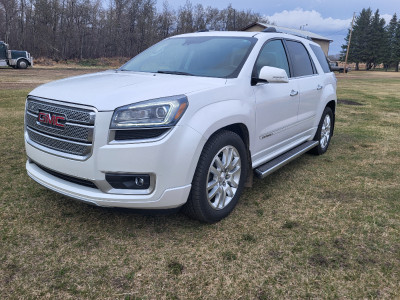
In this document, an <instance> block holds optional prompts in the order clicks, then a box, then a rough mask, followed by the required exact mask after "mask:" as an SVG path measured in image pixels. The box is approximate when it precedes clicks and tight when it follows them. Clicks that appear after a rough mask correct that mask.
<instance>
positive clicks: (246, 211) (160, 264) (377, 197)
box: [0, 69, 400, 299]
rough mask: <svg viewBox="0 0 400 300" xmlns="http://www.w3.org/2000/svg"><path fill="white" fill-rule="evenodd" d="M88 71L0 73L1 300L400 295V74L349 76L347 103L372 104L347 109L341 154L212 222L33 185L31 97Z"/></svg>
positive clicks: (306, 165) (274, 182)
mask: <svg viewBox="0 0 400 300" xmlns="http://www.w3.org/2000/svg"><path fill="white" fill-rule="evenodd" d="M87 71H88V70H56V69H55V70H46V69H28V70H26V71H22V72H21V71H19V70H11V69H10V70H7V69H1V70H0V88H1V89H0V140H1V141H2V142H1V146H0V161H1V166H2V172H1V173H0V184H1V190H0V199H1V200H0V298H105V299H116V298H117V299H118V298H125V299H188V298H190V299H193V298H194V299H238V298H241V299H278V298H327V299H332V298H340V299H343V298H350V299H354V298H363V299H365V298H387V299H391V298H398V297H400V272H399V270H400V232H399V231H400V202H399V198H400V184H399V182H400V172H399V168H400V157H399V152H400V138H399V132H400V99H399V96H398V91H399V90H400V76H399V74H395V73H391V74H390V76H389V77H386V75H385V76H384V77H382V76H383V75H382V74H381V73H378V72H370V73H366V72H352V73H350V74H349V76H346V75H340V76H338V79H339V90H338V98H339V99H342V100H350V101H355V102H359V103H361V104H363V105H360V106H354V105H345V104H340V105H339V106H338V110H337V123H336V132H335V136H334V138H333V140H332V144H331V148H330V149H329V151H328V152H327V153H326V154H325V155H324V156H321V157H314V156H311V155H304V156H303V157H301V158H299V159H298V160H296V161H294V162H293V163H291V164H289V165H287V166H286V167H285V168H283V169H281V170H280V171H278V172H276V173H274V174H272V175H271V176H269V177H267V178H266V179H264V180H256V181H255V184H254V187H253V188H252V189H247V190H246V191H245V193H244V195H243V197H242V199H241V201H240V203H239V205H238V207H237V208H236V209H235V211H234V212H233V214H232V215H231V216H230V217H228V218H227V219H225V220H223V221H222V222H220V223H218V224H214V225H203V224H200V223H198V222H195V221H192V220H189V219H187V218H186V217H185V216H182V215H181V214H171V215H146V214H139V213H138V212H134V211H130V210H116V209H104V208H97V207H91V206H87V205H85V204H82V203H79V202H74V201H71V200H69V199H67V198H65V197H62V196H59V195H57V194H55V193H53V192H50V191H47V190H46V189H44V188H42V187H40V186H39V185H37V184H35V183H34V182H33V181H32V180H30V179H29V178H28V177H27V175H26V173H25V169H24V162H25V153H24V146H23V109H24V99H25V96H26V94H27V93H28V92H29V89H31V88H32V87H33V86H34V85H36V84H39V83H42V82H47V81H49V80H52V79H56V78H61V77H65V76H70V75H75V74H79V73H84V72H87ZM30 80H31V81H30ZM27 82H28V86H26V83H27ZM10 85H11V86H12V87H13V88H12V89H7V87H8V86H10Z"/></svg>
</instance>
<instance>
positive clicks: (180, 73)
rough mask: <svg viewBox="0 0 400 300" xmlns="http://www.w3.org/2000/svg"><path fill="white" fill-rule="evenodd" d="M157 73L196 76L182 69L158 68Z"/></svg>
mask: <svg viewBox="0 0 400 300" xmlns="http://www.w3.org/2000/svg"><path fill="white" fill-rule="evenodd" d="M157 73H161V74H174V75H186V76H194V75H193V74H190V73H187V72H181V71H165V70H158V71H157Z"/></svg>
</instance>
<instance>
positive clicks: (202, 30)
mask: <svg viewBox="0 0 400 300" xmlns="http://www.w3.org/2000/svg"><path fill="white" fill-rule="evenodd" d="M209 31H210V30H208V29H201V30H197V31H196V32H209Z"/></svg>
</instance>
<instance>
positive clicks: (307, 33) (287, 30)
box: [241, 22, 333, 42]
mask: <svg viewBox="0 0 400 300" xmlns="http://www.w3.org/2000/svg"><path fill="white" fill-rule="evenodd" d="M255 25H259V26H261V27H264V28H268V27H274V28H276V30H277V31H280V32H284V33H292V34H294V35H299V36H304V37H309V38H311V39H315V40H322V41H328V42H332V41H333V40H331V39H329V38H326V37H324V36H322V35H319V34H316V33H314V32H311V31H306V30H300V29H294V28H288V27H282V26H275V25H271V24H265V23H260V22H254V23H251V24H250V25H247V26H246V27H244V28H242V29H241V31H245V30H247V29H249V28H250V27H253V26H255Z"/></svg>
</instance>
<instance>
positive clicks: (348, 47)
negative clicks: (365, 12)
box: [344, 12, 356, 74]
mask: <svg viewBox="0 0 400 300" xmlns="http://www.w3.org/2000/svg"><path fill="white" fill-rule="evenodd" d="M355 17H356V13H355V12H354V13H353V20H351V27H350V36H349V43H348V44H347V51H346V59H345V61H344V74H346V73H347V72H346V71H347V58H348V57H349V50H350V43H351V34H352V33H353V24H354V18H355Z"/></svg>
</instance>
